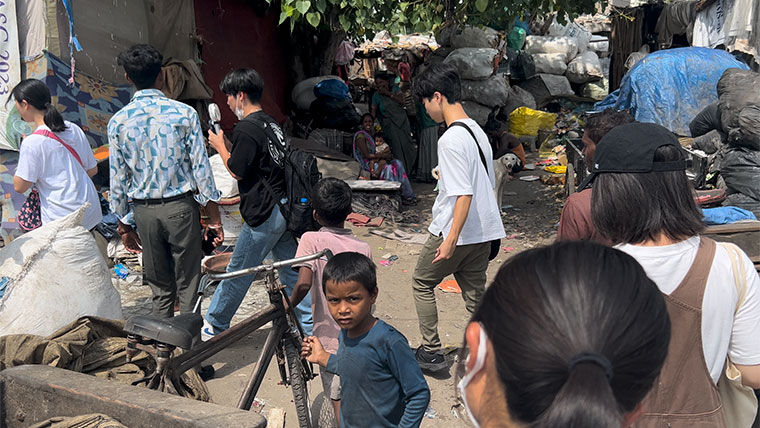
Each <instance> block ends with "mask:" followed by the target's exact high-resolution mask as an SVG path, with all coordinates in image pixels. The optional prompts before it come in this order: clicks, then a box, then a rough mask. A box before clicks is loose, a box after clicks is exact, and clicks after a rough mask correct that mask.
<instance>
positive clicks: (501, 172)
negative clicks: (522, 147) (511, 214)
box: [493, 153, 520, 211]
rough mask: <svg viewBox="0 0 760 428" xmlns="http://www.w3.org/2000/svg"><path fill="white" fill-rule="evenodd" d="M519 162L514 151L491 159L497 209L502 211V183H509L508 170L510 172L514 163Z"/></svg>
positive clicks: (510, 177)
mask: <svg viewBox="0 0 760 428" xmlns="http://www.w3.org/2000/svg"><path fill="white" fill-rule="evenodd" d="M519 164H520V158H518V157H517V155H515V154H514V153H507V154H506V155H504V156H502V157H500V158H499V159H496V160H494V161H493V172H494V177H495V178H496V187H495V188H494V192H495V194H496V203H497V206H498V207H499V211H502V209H501V207H502V205H501V200H502V196H503V195H504V185H506V184H507V183H509V181H510V180H511V179H512V176H511V174H510V172H512V168H514V167H515V165H519Z"/></svg>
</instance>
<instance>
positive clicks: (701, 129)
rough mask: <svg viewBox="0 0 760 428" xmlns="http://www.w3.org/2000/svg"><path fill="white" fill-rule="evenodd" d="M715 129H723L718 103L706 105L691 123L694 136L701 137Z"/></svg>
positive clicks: (690, 128) (690, 126) (690, 129)
mask: <svg viewBox="0 0 760 428" xmlns="http://www.w3.org/2000/svg"><path fill="white" fill-rule="evenodd" d="M713 129H717V130H718V131H723V126H722V125H721V114H720V108H719V107H718V103H712V104H710V105H709V106H707V107H705V108H704V109H703V110H702V111H700V112H699V114H697V116H696V117H695V118H694V119H693V120H692V121H691V123H690V124H689V131H691V136H692V137H700V136H702V135H705V134H707V133H708V132H710V131H712V130H713Z"/></svg>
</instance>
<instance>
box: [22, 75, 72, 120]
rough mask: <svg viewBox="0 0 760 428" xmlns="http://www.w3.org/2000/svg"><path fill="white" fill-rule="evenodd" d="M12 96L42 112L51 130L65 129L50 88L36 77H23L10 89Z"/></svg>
mask: <svg viewBox="0 0 760 428" xmlns="http://www.w3.org/2000/svg"><path fill="white" fill-rule="evenodd" d="M11 94H12V95H13V98H14V99H15V100H16V101H18V102H22V101H25V102H27V103H28V104H29V105H30V106H32V107H34V108H35V109H37V110H39V111H41V112H43V114H44V121H45V125H47V127H48V128H50V130H51V131H53V132H61V131H64V130H65V129H66V123H65V122H64V121H63V117H62V116H61V113H59V112H58V110H57V109H56V108H55V105H54V104H53V101H52V98H51V97H50V90H49V89H48V87H47V86H46V85H45V84H44V83H42V81H41V80H37V79H24V80H22V81H21V82H19V83H18V85H16V87H14V88H13V91H11Z"/></svg>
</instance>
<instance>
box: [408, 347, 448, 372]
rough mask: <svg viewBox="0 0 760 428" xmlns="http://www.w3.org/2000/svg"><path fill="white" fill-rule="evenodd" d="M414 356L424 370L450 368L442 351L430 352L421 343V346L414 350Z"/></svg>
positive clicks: (432, 370)
mask: <svg viewBox="0 0 760 428" xmlns="http://www.w3.org/2000/svg"><path fill="white" fill-rule="evenodd" d="M414 356H415V358H416V360H417V364H419V365H420V368H421V369H422V370H427V371H430V372H440V371H443V370H446V369H447V368H448V364H447V363H446V358H444V356H443V353H442V352H440V351H439V352H428V351H426V350H425V348H423V347H422V345H420V347H418V348H417V350H416V351H414Z"/></svg>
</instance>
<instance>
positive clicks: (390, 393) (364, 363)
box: [302, 252, 430, 428]
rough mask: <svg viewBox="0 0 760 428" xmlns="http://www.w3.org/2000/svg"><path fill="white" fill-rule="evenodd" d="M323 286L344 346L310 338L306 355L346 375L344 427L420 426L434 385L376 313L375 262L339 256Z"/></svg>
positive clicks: (406, 344) (329, 264)
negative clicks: (330, 348)
mask: <svg viewBox="0 0 760 428" xmlns="http://www.w3.org/2000/svg"><path fill="white" fill-rule="evenodd" d="M322 284H323V285H322V286H323V287H324V292H325V296H326V297H327V304H328V307H329V309H330V314H331V315H332V317H333V318H334V319H335V321H337V322H338V324H339V325H340V327H341V332H340V346H339V347H338V352H337V354H331V353H329V352H327V351H325V350H324V348H323V347H322V344H321V342H320V340H319V338H316V337H307V338H306V339H305V340H304V343H303V348H302V355H303V356H304V357H305V358H306V359H307V360H309V361H310V362H313V363H317V364H319V365H320V366H322V367H326V369H327V371H328V372H331V373H336V374H338V375H339V376H340V385H341V390H342V393H341V396H342V400H341V407H340V423H341V426H342V427H343V428H351V427H367V426H372V427H418V426H419V425H420V423H421V422H422V418H423V416H424V414H425V409H427V406H428V403H429V402H430V389H429V388H428V385H427V382H426V381H425V378H424V377H423V376H422V371H421V370H420V367H419V365H418V364H417V361H416V359H415V357H414V354H413V353H412V350H411V348H410V347H409V342H408V341H407V340H406V337H404V335H402V334H401V333H400V332H398V331H397V330H396V329H395V328H393V327H392V326H390V325H388V324H386V323H385V322H383V321H382V320H378V319H377V318H375V317H374V316H372V314H371V313H370V312H371V309H372V305H373V304H374V303H375V300H376V299H377V277H376V273H375V264H374V263H373V262H372V260H370V259H369V258H368V257H366V256H364V255H362V254H358V253H353V252H352V253H341V254H337V255H335V256H334V257H333V258H332V259H331V260H330V261H329V262H327V265H326V266H325V269H324V273H323V276H322Z"/></svg>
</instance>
